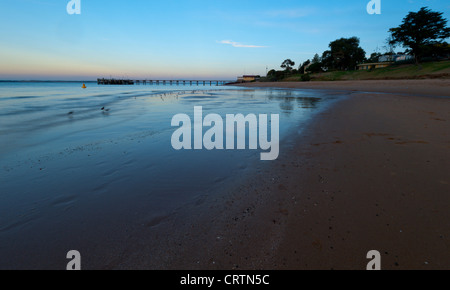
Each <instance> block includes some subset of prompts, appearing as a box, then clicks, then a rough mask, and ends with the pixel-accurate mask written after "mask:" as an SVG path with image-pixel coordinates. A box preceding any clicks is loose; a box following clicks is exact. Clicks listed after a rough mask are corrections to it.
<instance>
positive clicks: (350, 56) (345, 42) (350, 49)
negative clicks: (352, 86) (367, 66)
mask: <svg viewBox="0 0 450 290" xmlns="http://www.w3.org/2000/svg"><path fill="white" fill-rule="evenodd" d="M329 47H330V51H329V54H330V55H324V56H323V57H322V59H325V61H326V62H327V66H328V67H330V68H335V69H338V70H353V69H355V68H356V65H357V64H358V63H362V62H363V61H364V59H365V58H366V52H365V51H364V49H362V48H361V47H360V46H359V38H357V37H351V38H340V39H337V40H335V41H333V42H331V43H330V44H329ZM327 53H328V51H327ZM324 54H325V53H324Z"/></svg>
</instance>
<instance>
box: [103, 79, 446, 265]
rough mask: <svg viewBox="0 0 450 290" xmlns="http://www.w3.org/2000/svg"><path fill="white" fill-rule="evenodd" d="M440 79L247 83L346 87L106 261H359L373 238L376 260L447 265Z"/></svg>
mask: <svg viewBox="0 0 450 290" xmlns="http://www.w3.org/2000/svg"><path fill="white" fill-rule="evenodd" d="M449 85H450V81H449V80H443V81H441V80H420V81H419V80H414V81H361V82H339V83H338V82H334V83H308V84H305V83H265V84H262V83H254V84H250V85H248V86H277V87H285V88H316V89H319V88H320V89H331V90H337V89H342V90H344V89H346V90H353V91H354V92H352V93H351V95H350V97H349V98H348V99H346V100H343V101H340V102H339V103H338V104H336V105H334V106H333V107H332V108H330V109H329V110H327V111H325V112H323V113H321V114H320V115H318V116H317V117H316V118H315V119H314V121H313V122H311V125H310V126H309V127H308V128H307V130H304V131H303V133H302V135H301V136H299V138H298V139H297V140H294V141H295V142H293V144H295V145H294V146H292V149H288V151H285V152H284V153H283V154H281V155H280V158H279V159H278V160H277V161H275V162H271V163H270V164H268V165H267V166H264V167H263V168H262V169H261V170H260V172H259V174H257V175H253V176H245V177H243V179H244V180H241V181H236V185H235V187H233V188H232V189H231V190H230V191H229V192H224V193H223V194H221V195H219V196H217V195H211V196H210V197H205V198H203V199H202V200H199V201H198V202H197V203H195V204H192V205H191V206H188V207H185V208H184V209H182V210H180V211H179V212H178V213H177V214H176V215H174V216H172V217H170V218H169V219H168V220H167V221H166V222H164V223H162V224H160V225H158V227H155V228H154V229H152V232H147V233H145V234H142V235H147V238H146V237H145V236H142V237H138V236H136V237H135V241H148V242H141V244H135V245H136V246H133V248H130V251H128V252H127V253H126V255H125V254H124V256H123V257H121V258H120V259H118V260H117V262H115V263H112V264H110V265H109V267H110V268H128V267H133V268H147V269H148V268H152V269H357V270H364V269H365V268H366V265H367V263H368V262H369V260H368V259H367V258H366V254H367V252H368V251H370V250H378V251H379V252H380V253H381V267H382V269H450V248H449V247H450V184H449V183H450V154H449V153H450V125H449V122H450V99H449V98H438V97H433V96H449V95H450V93H449V91H450V90H449ZM358 91H364V92H368V91H373V92H386V93H392V94H377V93H363V92H358ZM419 95H420V96H419ZM424 95H428V97H425V96H424ZM150 241H151V242H150ZM130 242H133V241H130Z"/></svg>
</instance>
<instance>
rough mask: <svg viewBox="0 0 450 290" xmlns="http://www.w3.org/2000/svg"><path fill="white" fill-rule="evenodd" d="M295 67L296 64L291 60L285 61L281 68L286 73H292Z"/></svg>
mask: <svg viewBox="0 0 450 290" xmlns="http://www.w3.org/2000/svg"><path fill="white" fill-rule="evenodd" d="M294 65H295V62H293V61H292V60H290V59H286V60H285V61H283V63H282V64H281V67H282V68H284V69H285V70H286V71H291V69H292V67H293V66H294Z"/></svg>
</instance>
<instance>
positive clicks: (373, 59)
mask: <svg viewBox="0 0 450 290" xmlns="http://www.w3.org/2000/svg"><path fill="white" fill-rule="evenodd" d="M380 56H382V54H381V53H379V52H374V53H372V54H371V55H370V58H369V59H368V60H367V62H369V63H374V62H378V59H379V58H380Z"/></svg>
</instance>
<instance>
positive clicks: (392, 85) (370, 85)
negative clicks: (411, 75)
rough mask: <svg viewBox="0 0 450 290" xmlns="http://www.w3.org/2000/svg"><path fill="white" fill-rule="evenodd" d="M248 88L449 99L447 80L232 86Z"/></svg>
mask: <svg viewBox="0 0 450 290" xmlns="http://www.w3.org/2000/svg"><path fill="white" fill-rule="evenodd" d="M233 86H238V87H249V88H258V87H259V88H285V89H316V90H333V91H354V92H355V91H359V92H373V93H390V94H406V95H414V96H434V97H450V93H449V92H450V80H449V79H425V80H358V81H328V82H324V81H313V82H252V83H243V84H233Z"/></svg>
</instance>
